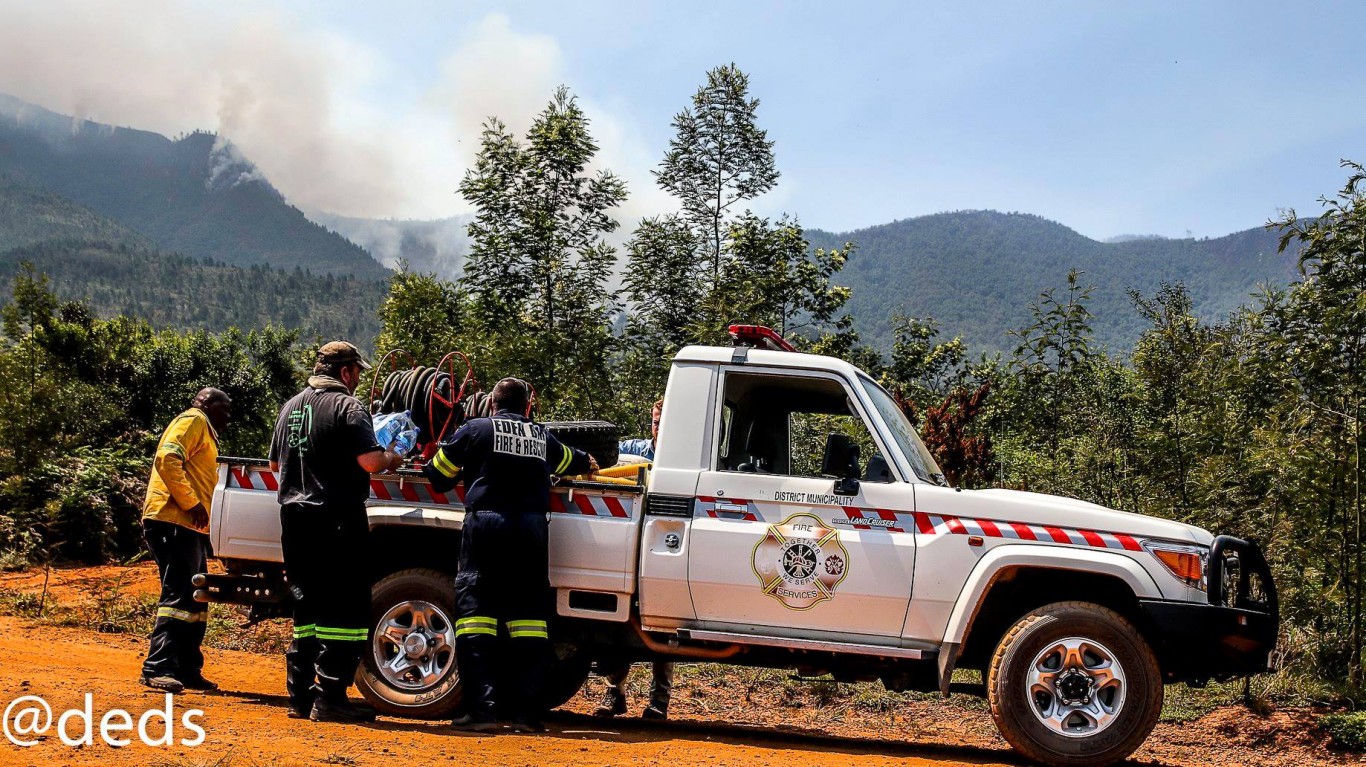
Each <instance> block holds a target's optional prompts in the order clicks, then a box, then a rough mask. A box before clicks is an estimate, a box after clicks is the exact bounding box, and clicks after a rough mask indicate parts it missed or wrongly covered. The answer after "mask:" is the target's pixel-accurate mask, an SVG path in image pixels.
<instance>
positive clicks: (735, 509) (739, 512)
mask: <svg viewBox="0 0 1366 767" xmlns="http://www.w3.org/2000/svg"><path fill="white" fill-rule="evenodd" d="M748 513H749V506H748V505H747V504H743V503H725V502H724V501H718V502H717V504H716V516H718V517H722V518H724V519H744V518H745V515H746V514H748Z"/></svg>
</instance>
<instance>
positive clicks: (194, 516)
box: [187, 503, 209, 527]
mask: <svg viewBox="0 0 1366 767" xmlns="http://www.w3.org/2000/svg"><path fill="white" fill-rule="evenodd" d="M187 513H188V514H189V515H190V524H192V525H194V526H195V527H208V526H209V510H208V509H206V508H204V504H202V503H196V504H195V505H193V506H191V507H190V508H189V510H188V512H187Z"/></svg>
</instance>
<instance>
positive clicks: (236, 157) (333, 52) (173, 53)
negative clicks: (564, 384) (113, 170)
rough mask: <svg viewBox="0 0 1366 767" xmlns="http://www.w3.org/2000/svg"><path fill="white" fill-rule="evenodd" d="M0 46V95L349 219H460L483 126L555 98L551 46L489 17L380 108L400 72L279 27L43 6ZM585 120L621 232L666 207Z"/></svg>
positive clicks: (196, 7)
mask: <svg viewBox="0 0 1366 767" xmlns="http://www.w3.org/2000/svg"><path fill="white" fill-rule="evenodd" d="M0 30H3V40H0V93H9V94H11V95H14V96H16V97H18V98H21V99H24V100H26V101H30V102H33V103H35V104H39V105H41V106H44V107H47V108H48V109H52V110H54V111H57V112H62V113H65V114H70V115H73V116H74V117H76V118H78V119H90V120H95V121H98V122H103V123H110V124H114V125H119V126H127V127H133V128H140V129H144V130H152V131H156V132H159V133H163V134H166V135H178V134H182V133H185V132H188V131H191V130H195V129H202V130H212V131H215V132H217V133H218V134H219V136H220V137H221V139H223V141H220V143H219V150H218V151H216V153H215V162H216V165H215V167H217V168H219V170H220V172H223V173H228V174H229V175H228V176H227V177H225V178H226V179H227V180H228V181H230V182H231V183H240V182H241V181H242V180H244V179H245V178H247V177H264V178H266V179H268V180H269V181H270V183H271V184H272V185H273V186H275V188H277V189H278V190H279V191H280V192H281V193H282V194H283V195H284V196H285V197H286V198H287V199H288V200H289V201H290V202H292V203H294V204H296V205H298V206H299V207H301V208H303V209H304V210H308V211H329V212H332V213H335V214H339V215H343V216H353V217H368V218H391V217H392V218H411V219H443V218H447V217H450V216H453V215H458V214H462V213H467V212H468V206H467V205H466V204H465V203H464V201H463V200H462V199H461V198H460V196H459V195H458V194H457V193H456V188H457V187H458V185H459V182H460V179H461V177H462V176H463V173H464V169H465V168H467V167H468V166H469V163H470V162H471V161H472V159H473V157H474V154H475V152H476V151H477V148H478V143H479V134H480V131H481V128H482V124H483V122H484V121H485V120H486V119H487V118H488V117H489V116H490V115H497V116H498V117H500V118H501V119H502V120H503V121H504V122H506V123H507V124H508V126H509V128H511V129H512V130H513V131H514V132H515V133H516V134H518V135H522V134H523V133H524V132H525V129H526V127H527V126H528V125H529V124H530V121H531V119H532V117H533V116H534V115H535V114H536V113H537V112H539V111H540V110H541V109H543V108H544V107H545V105H546V103H548V102H549V100H550V97H551V95H552V93H553V91H554V89H555V87H556V86H558V85H560V84H561V83H562V82H565V74H564V65H563V62H562V56H561V52H560V47H559V45H558V43H557V42H556V41H555V40H554V38H551V37H548V36H545V35H534V34H527V33H524V32H519V31H518V30H516V29H515V28H514V25H513V23H512V22H511V21H510V20H509V18H508V17H506V16H504V15H502V14H498V13H491V14H488V15H486V16H485V17H484V18H482V19H481V20H479V21H478V22H476V23H474V24H472V25H470V26H469V27H468V28H467V29H464V30H457V32H456V34H455V36H454V37H453V40H452V47H451V50H450V52H449V53H448V54H447V55H446V56H445V57H444V59H443V60H442V61H441V62H438V63H434V64H433V66H434V67H439V70H440V76H439V77H437V78H435V79H436V82H437V84H436V85H434V86H433V87H431V88H430V89H428V90H426V91H425V92H418V93H416V94H414V95H412V96H411V97H409V98H408V100H407V101H404V100H403V98H401V97H396V96H395V95H394V94H402V93H409V92H411V91H410V89H405V88H402V87H399V86H400V85H403V84H405V83H404V82H403V78H405V77H410V76H411V74H410V73H405V72H401V71H397V70H396V69H395V67H394V65H393V64H392V63H391V62H389V61H388V60H387V59H386V58H385V56H384V55H383V54H382V52H380V51H378V50H376V49H374V48H373V47H371V46H368V45H366V44H363V43H360V42H357V41H356V40H354V39H349V38H347V37H345V36H342V35H340V34H337V33H334V32H320V31H317V30H313V29H309V28H305V26H304V24H303V23H302V22H301V21H300V20H299V19H298V18H296V17H295V16H293V15H291V14H290V13H289V12H287V11H270V10H265V11H263V10H252V9H251V6H250V5H246V6H243V5H241V4H232V3H229V4H217V5H207V4H199V3H191V2H189V0H150V1H149V2H138V3H108V2H103V1H102V0H44V2H41V3H7V4H6V5H5V7H4V8H3V9H0ZM565 84H567V85H569V86H570V87H571V89H572V88H573V86H574V84H573V83H572V82H565ZM396 98H397V101H395V99H396ZM583 105H584V108H585V111H587V112H588V114H589V116H590V118H592V119H593V131H594V135H595V136H596V137H597V138H598V140H599V144H600V145H601V146H602V151H601V152H600V154H599V156H598V163H597V166H598V167H606V168H611V169H613V170H614V171H616V172H617V173H618V174H619V175H621V176H623V177H624V178H625V179H626V180H627V182H628V184H630V193H631V201H632V202H631V203H630V206H629V207H628V208H626V209H623V210H622V211H620V215H619V220H620V221H621V223H622V226H623V229H625V230H629V229H631V228H633V227H634V223H635V219H636V218H638V217H639V215H642V214H646V213H653V212H658V211H659V210H661V209H664V208H667V207H671V206H670V205H669V204H668V202H667V200H666V199H664V198H662V196H661V195H660V194H659V193H658V192H657V190H656V189H655V187H654V184H653V181H652V179H651V177H650V173H649V169H650V167H652V166H653V164H654V163H655V162H657V160H658V157H659V155H660V154H661V153H662V151H663V147H659V148H657V149H654V150H647V149H646V148H644V147H643V146H642V144H641V142H640V141H639V140H638V139H636V138H635V137H636V136H637V135H639V131H636V130H633V129H632V126H631V125H630V124H629V123H628V122H626V121H624V120H622V119H621V118H619V117H616V116H614V115H612V114H610V113H608V112H607V111H606V110H604V109H603V108H602V107H601V106H600V105H597V104H593V103H590V102H589V101H587V100H584V102H583ZM227 142H230V143H227ZM234 147H235V148H236V149H237V150H240V154H235V153H234V152H233V148H234ZM248 161H249V162H248ZM253 166H254V169H255V170H252V168H253ZM232 174H237V175H232ZM242 174H247V176H245V177H244V176H243V175H242ZM252 174H259V176H253V175H252ZM222 180H223V178H220V179H219V181H222ZM215 183H216V182H215ZM378 239H383V238H382V237H381V238H378ZM378 244H379V243H378V242H376V245H378ZM385 250H388V251H389V252H393V250H392V246H390V247H386V248H385Z"/></svg>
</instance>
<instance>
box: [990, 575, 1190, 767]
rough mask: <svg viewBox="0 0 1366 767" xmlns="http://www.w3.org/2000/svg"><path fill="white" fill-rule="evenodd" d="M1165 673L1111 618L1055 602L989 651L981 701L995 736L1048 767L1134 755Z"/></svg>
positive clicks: (1089, 766) (1134, 635) (1084, 606)
mask: <svg viewBox="0 0 1366 767" xmlns="http://www.w3.org/2000/svg"><path fill="white" fill-rule="evenodd" d="M1162 692H1163V690H1162V674H1161V671H1160V669H1159V667H1158V664H1157V658H1156V656H1155V655H1154V654H1153V651H1152V649H1151V648H1150V647H1149V646H1148V643H1147V642H1145V641H1144V639H1143V636H1142V635H1141V634H1140V633H1139V632H1138V630H1137V629H1136V628H1134V626H1133V624H1132V623H1130V622H1129V621H1127V620H1125V619H1124V617H1123V616H1121V615H1120V614H1119V613H1116V612H1115V611H1113V610H1110V609H1107V608H1104V607H1101V606H1100V605H1096V604H1091V603H1088V602H1059V603H1056V604H1051V605H1047V606H1045V607H1041V608H1039V609H1037V610H1034V611H1033V612H1031V613H1029V614H1028V615H1026V616H1024V617H1023V618H1021V619H1020V620H1019V621H1018V622H1016V623H1015V625H1014V626H1012V627H1011V628H1010V630H1009V631H1007V632H1006V635H1005V637H1004V638H1002V639H1001V642H1000V644H999V645H997V647H996V652H995V654H994V655H993V656H992V659H991V667H990V669H989V670H988V672H987V700H988V702H989V703H990V705H991V716H992V718H993V719H994V720H995V721H996V726H997V728H998V729H999V730H1000V731H1001V735H1002V736H1003V737H1004V738H1005V739H1006V741H1007V742H1009V743H1010V745H1011V746H1013V747H1014V748H1015V750H1017V751H1019V752H1020V753H1022V754H1024V755H1025V756H1026V757H1028V758H1030V759H1033V760H1035V761H1038V762H1042V763H1044V764H1048V765H1054V766H1055V767H1100V766H1101V765H1108V764H1113V763H1114V762H1118V761H1120V760H1122V759H1124V758H1125V757H1127V756H1128V755H1129V754H1131V753H1133V752H1134V751H1135V750H1137V749H1138V747H1139V746H1141V745H1142V744H1143V741H1144V740H1146V739H1147V737H1148V735H1149V733H1151V732H1152V730H1153V727H1154V726H1156V724H1157V717H1158V714H1159V713H1161V710H1162Z"/></svg>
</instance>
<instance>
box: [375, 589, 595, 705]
mask: <svg viewBox="0 0 1366 767" xmlns="http://www.w3.org/2000/svg"><path fill="white" fill-rule="evenodd" d="M370 612H371V618H372V624H371V625H372V627H373V628H372V629H371V636H370V641H369V644H368V645H367V649H366V651H365V653H364V654H363V656H362V658H361V665H360V667H359V668H358V669H357V670H356V686H357V687H358V688H359V689H360V693H361V695H362V696H363V697H364V698H365V700H366V701H367V702H368V703H369V704H370V705H372V706H374V707H375V710H376V711H379V712H380V713H384V714H390V715H393V716H404V717H412V718H414V719H439V718H441V717H445V716H449V715H450V714H451V713H452V712H453V711H454V710H455V709H456V707H458V706H459V705H460V672H459V669H458V668H457V667H456V660H455V615H456V613H455V582H454V579H453V578H452V577H451V576H450V575H447V574H446V573H443V572H440V571H438V570H426V569H412V570H400V571H399V572H396V573H394V574H393V575H390V576H388V577H386V578H384V579H382V580H380V581H379V582H378V583H376V584H375V585H374V587H373V588H372V589H371V590H370ZM554 653H555V658H554V659H553V660H552V662H551V663H550V664H549V665H548V666H547V668H546V671H545V677H544V678H543V679H542V680H541V694H542V706H543V707H544V708H545V709H546V710H549V709H552V708H559V707H560V706H562V705H564V704H565V703H566V702H568V701H569V699H570V698H572V697H574V695H575V694H576V693H578V691H579V689H580V688H582V687H583V683H584V682H585V681H586V680H587V679H588V672H589V670H590V667H591V665H592V663H591V661H589V660H588V659H587V658H586V657H584V656H583V655H582V654H581V653H579V652H578V648H577V647H575V646H574V645H572V644H568V643H556V644H555V647H554ZM504 689H506V688H504Z"/></svg>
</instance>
